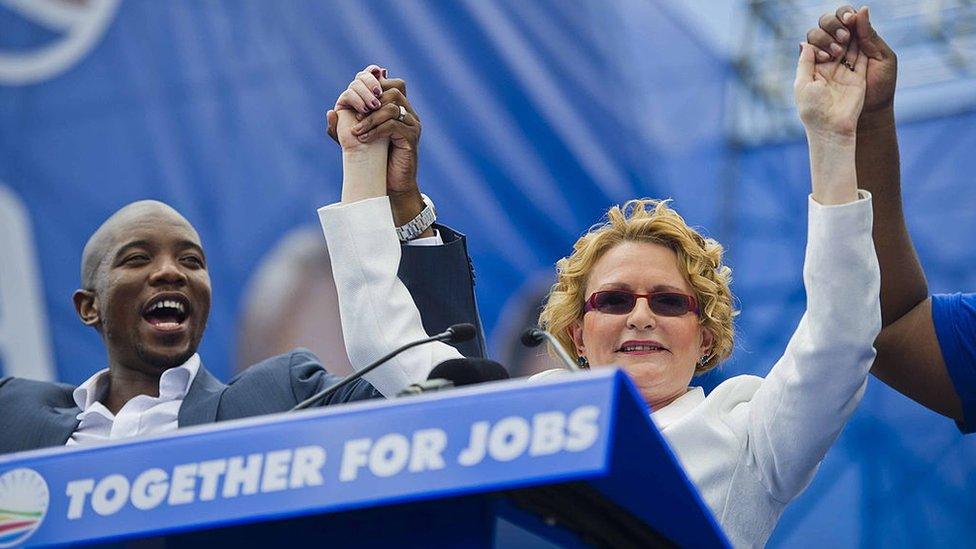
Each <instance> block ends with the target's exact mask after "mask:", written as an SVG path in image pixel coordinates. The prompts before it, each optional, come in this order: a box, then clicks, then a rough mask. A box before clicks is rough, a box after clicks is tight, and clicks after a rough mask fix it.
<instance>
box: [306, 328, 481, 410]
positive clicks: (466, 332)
mask: <svg viewBox="0 0 976 549" xmlns="http://www.w3.org/2000/svg"><path fill="white" fill-rule="evenodd" d="M475 335H477V328H475V327H474V324H468V323H463V324H455V325H453V326H451V327H450V328H448V329H446V330H444V331H443V332H441V333H439V334H436V335H433V336H430V337H426V338H424V339H418V340H417V341H411V342H410V343H407V344H406V345H403V346H401V347H399V348H397V349H394V350H393V351H391V352H389V353H387V354H386V355H385V356H383V357H381V358H380V359H379V360H377V361H375V362H373V363H372V364H370V365H369V366H367V367H365V368H363V369H362V370H359V371H358V372H355V373H353V374H351V375H349V376H347V377H345V378H343V379H342V380H341V381H339V382H337V383H335V384H333V385H332V386H331V387H326V388H325V389H323V390H321V391H319V392H318V393H316V394H314V395H312V396H310V397H308V398H307V399H305V400H303V401H301V402H299V403H298V405H297V406H295V407H294V408H292V409H291V410H289V412H294V411H296V410H304V409H306V408H310V407H312V406H315V405H316V404H318V403H319V402H321V401H323V400H325V399H326V398H328V397H330V396H332V394H334V393H335V392H336V391H338V390H339V389H342V388H343V387H345V386H346V385H349V384H350V383H352V382H353V381H356V380H357V379H359V378H361V377H363V376H364V375H366V374H368V373H370V372H372V371H373V370H375V369H376V368H377V367H378V366H379V365H380V364H383V363H384V362H386V361H388V360H390V359H391V358H393V357H395V356H397V355H398V354H400V353H402V352H403V351H406V350H407V349H412V348H414V347H417V346H418V345H423V344H425V343H433V342H434V341H442V342H444V343H460V342H462V341H468V340H469V339H473V338H474V336H475ZM448 362H450V361H448Z"/></svg>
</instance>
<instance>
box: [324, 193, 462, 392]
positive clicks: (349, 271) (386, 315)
mask: <svg viewBox="0 0 976 549" xmlns="http://www.w3.org/2000/svg"><path fill="white" fill-rule="evenodd" d="M319 221H320V222H321V224H322V231H323V232H324V233H325V239H326V242H327V244H328V247H329V256H330V257H331V259H332V273H333V276H334V277H335V283H336V290H337V292H338V296H339V316H340V319H341V321H342V336H343V338H344V339H345V342H346V352H347V354H348V355H349V361H350V362H351V363H352V366H353V368H356V369H357V370H359V369H362V368H364V367H366V366H368V365H369V364H370V363H371V362H373V361H374V360H377V359H379V358H380V357H382V356H383V355H385V354H386V353H389V352H390V351H392V350H394V349H396V348H397V347H400V346H401V345H403V344H406V343H409V342H410V341H415V340H418V339H422V338H424V337H427V333H426V332H425V331H424V328H423V324H422V322H421V319H420V311H419V310H418V309H417V306H416V304H414V301H413V298H412V297H411V296H410V292H409V291H407V288H406V286H404V285H403V283H402V282H401V281H400V279H399V278H397V269H398V268H399V265H400V241H399V239H398V238H397V235H396V229H395V228H394V225H393V214H392V211H391V210H390V201H389V199H388V198H387V197H385V196H384V197H379V198H371V199H368V200H362V201H359V202H355V203H352V204H332V205H329V206H325V207H323V208H320V209H319ZM460 357H461V353H459V352H458V351H457V350H456V349H455V348H454V347H451V346H450V345H447V344H444V343H439V342H435V343H428V344H426V345H421V346H419V347H415V348H413V349H410V350H408V351H404V352H403V353H401V354H400V355H398V356H396V357H395V358H393V359H392V360H390V362H389V363H387V364H384V365H383V366H380V367H379V368H377V369H375V370H373V371H372V372H371V373H369V374H366V376H365V378H366V381H369V382H370V383H371V384H372V385H373V387H376V389H377V390H378V391H379V392H380V393H383V395H384V396H386V397H388V398H389V397H393V396H395V395H396V394H397V393H399V392H400V391H401V390H403V389H405V388H406V387H407V386H409V385H410V384H411V383H417V382H420V381H423V380H425V379H427V375H428V374H429V373H430V371H431V369H433V367H434V366H435V365H437V364H439V363H441V362H443V361H445V360H449V359H452V358H460Z"/></svg>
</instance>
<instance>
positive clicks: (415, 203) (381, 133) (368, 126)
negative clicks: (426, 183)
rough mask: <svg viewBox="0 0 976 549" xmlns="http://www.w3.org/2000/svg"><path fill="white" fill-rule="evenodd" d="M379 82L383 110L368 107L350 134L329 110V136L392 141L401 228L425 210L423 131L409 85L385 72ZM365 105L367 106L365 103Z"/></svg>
mask: <svg viewBox="0 0 976 549" xmlns="http://www.w3.org/2000/svg"><path fill="white" fill-rule="evenodd" d="M371 67H375V65H371V66H370V67H367V68H366V70H365V71H364V72H368V71H369V69H370V68H371ZM360 75H362V73H360ZM357 77H358V75H357ZM378 83H379V86H380V88H381V90H382V93H381V94H380V95H379V97H378V100H379V103H380V106H379V108H368V107H367V109H368V110H369V112H368V114H365V115H364V114H358V115H356V120H357V123H356V124H354V125H353V127H351V128H349V133H348V134H346V135H342V134H341V131H340V128H339V125H340V124H339V116H337V114H336V113H334V112H333V111H329V114H328V122H329V127H328V133H329V135H330V136H331V137H332V138H333V139H335V140H336V141H338V142H339V143H340V145H342V141H341V139H352V138H355V139H356V140H358V141H359V142H360V143H362V144H368V143H372V142H374V141H376V140H377V139H384V138H389V139H390V151H389V155H388V157H387V172H386V182H387V194H388V195H389V196H390V203H391V206H392V208H393V218H394V222H395V223H396V224H397V225H398V226H399V225H403V224H405V223H407V222H409V221H410V220H412V219H413V218H414V217H416V216H417V215H419V214H420V212H421V211H422V210H423V209H424V203H423V201H422V199H421V197H420V188H419V186H418V184H417V165H418V162H419V159H418V148H419V144H420V133H421V129H422V128H421V124H420V119H419V117H418V116H417V112H416V111H415V110H414V109H413V106H412V105H411V104H410V101H409V100H408V99H407V96H406V92H407V86H406V83H405V82H404V81H403V80H401V79H398V78H386V72H385V70H383V73H382V74H381V75H380V77H379V79H378ZM367 89H369V88H367ZM357 95H358V94H357ZM360 98H361V97H360ZM362 105H364V106H365V105H367V103H366V101H365V100H364V101H363V102H362ZM400 106H402V107H403V108H404V110H405V111H406V113H405V114H404V117H403V120H402V121H401V120H398V118H399V116H400ZM340 112H341V111H340ZM343 148H344V149H345V146H343ZM430 235H433V231H431V230H428V231H426V232H425V233H424V234H423V236H430Z"/></svg>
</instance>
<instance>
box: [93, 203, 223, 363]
mask: <svg viewBox="0 0 976 549" xmlns="http://www.w3.org/2000/svg"><path fill="white" fill-rule="evenodd" d="M94 304H95V307H96V308H97V311H98V323H96V324H100V327H101V331H102V336H103V337H104V339H105V342H106V345H107V347H108V352H109V356H110V358H111V359H112V361H113V362H115V363H119V364H122V365H126V366H130V367H133V368H138V369H140V370H144V371H145V373H150V374H159V373H160V372H161V371H163V370H165V369H168V368H173V367H175V366H179V365H180V364H182V363H183V362H185V361H186V360H187V359H189V358H190V357H191V356H192V355H193V353H195V352H196V350H197V346H198V345H199V344H200V339H201V338H202V337H203V331H204V328H206V325H207V316H208V315H209V313H210V275H209V274H208V273H207V264H206V258H205V256H204V254H203V249H202V247H201V246H200V239H199V237H198V236H197V233H196V231H195V230H193V227H192V226H190V224H189V223H188V222H187V221H186V220H185V219H183V218H182V217H181V216H179V215H178V214H176V213H175V212H174V211H171V210H167V209H163V208H150V209H147V210H144V211H140V212H138V213H137V214H135V215H133V216H131V218H129V219H126V220H123V221H122V222H121V223H119V224H118V226H117V227H115V230H113V231H112V233H111V236H110V238H109V244H108V245H107V247H106V250H105V254H104V256H103V258H102V261H101V263H100V265H99V267H98V270H97V274H96V277H95V292H94Z"/></svg>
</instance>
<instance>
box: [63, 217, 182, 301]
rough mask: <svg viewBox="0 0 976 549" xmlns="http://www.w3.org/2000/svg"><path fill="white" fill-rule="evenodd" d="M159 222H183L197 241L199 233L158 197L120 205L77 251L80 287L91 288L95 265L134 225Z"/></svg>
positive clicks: (93, 285)
mask: <svg viewBox="0 0 976 549" xmlns="http://www.w3.org/2000/svg"><path fill="white" fill-rule="evenodd" d="M155 224H160V225H174V224H175V225H183V226H185V227H186V228H188V229H189V230H190V232H191V233H192V234H193V236H194V237H195V238H196V240H197V242H199V241H200V236H199V235H198V234H197V231H196V229H194V228H193V225H191V224H190V222H189V221H187V220H186V218H185V217H183V216H182V215H181V214H180V212H178V211H176V210H175V209H174V208H173V207H172V206H170V205H168V204H165V203H163V202H159V201H158V200H140V201H138V202H132V203H130V204H128V205H126V206H123V207H122V208H120V209H119V210H118V211H116V212H115V213H114V214H112V216H111V217H109V218H108V219H106V220H105V222H104V223H102V224H101V226H100V227H98V229H97V230H96V231H95V233H94V234H93V235H91V238H89V239H88V242H87V243H86V244H85V249H84V251H83V252H82V254H81V287H82V288H84V289H86V290H93V289H95V283H96V282H97V280H98V273H99V268H100V267H101V266H102V265H103V263H104V262H105V259H106V257H107V256H108V254H109V252H111V251H112V250H113V249H114V248H115V247H116V246H117V245H118V243H119V242H120V241H121V240H122V239H123V238H124V237H125V236H126V235H127V234H129V233H130V232H131V231H132V230H133V229H134V228H135V227H139V226H146V225H149V226H152V225H155Z"/></svg>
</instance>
